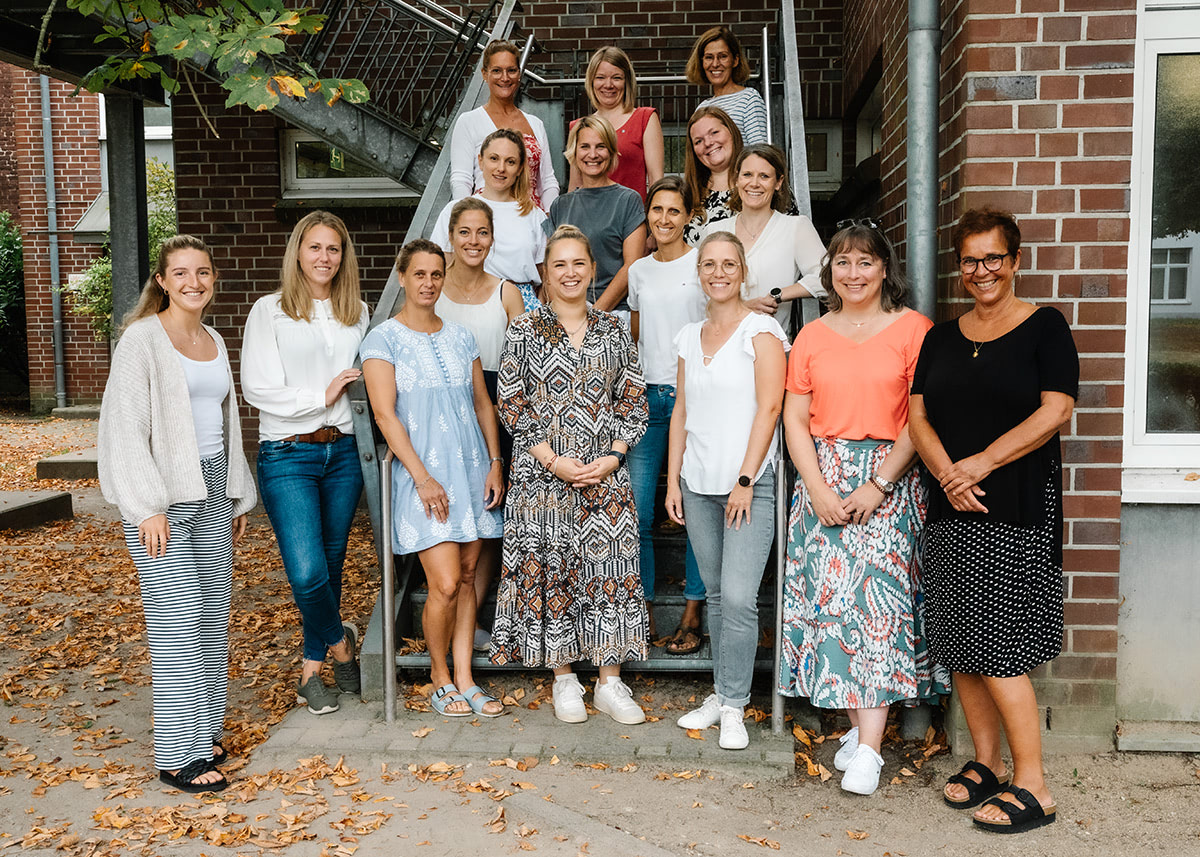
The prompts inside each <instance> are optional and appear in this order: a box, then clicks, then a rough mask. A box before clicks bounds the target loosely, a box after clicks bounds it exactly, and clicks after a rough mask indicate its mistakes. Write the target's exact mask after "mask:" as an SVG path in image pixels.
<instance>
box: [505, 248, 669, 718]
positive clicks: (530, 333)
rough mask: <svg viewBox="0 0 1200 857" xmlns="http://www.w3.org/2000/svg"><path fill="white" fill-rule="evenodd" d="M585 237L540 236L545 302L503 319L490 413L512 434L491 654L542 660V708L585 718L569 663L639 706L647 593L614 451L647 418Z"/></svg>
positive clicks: (603, 694)
mask: <svg viewBox="0 0 1200 857" xmlns="http://www.w3.org/2000/svg"><path fill="white" fill-rule="evenodd" d="M594 269H595V261H594V259H593V257H592V253H591V248H590V245H589V244H588V241H587V238H586V237H585V236H584V235H583V233H582V232H580V231H579V230H578V229H576V228H575V227H573V226H560V227H559V228H558V229H557V230H556V231H555V233H554V235H553V236H551V238H550V240H549V242H548V243H547V245H546V281H547V285H548V287H549V289H550V292H549V297H550V301H549V303H547V304H546V305H545V306H543V307H542V308H540V309H537V310H534V311H533V312H530V313H526V314H525V315H522V316H520V317H519V318H517V319H516V320H515V321H513V323H512V324H511V325H510V326H509V328H508V334H507V337H506V341H505V344H504V354H503V356H502V357H501V361H500V378H499V406H500V418H501V419H502V420H503V421H504V424H505V425H506V426H507V427H508V429H509V431H510V432H511V433H512V435H513V463H512V477H511V484H510V489H509V495H508V501H507V503H506V505H505V509H504V562H503V570H502V571H501V579H500V587H499V592H498V594H497V603H496V621H495V623H494V624H493V626H492V661H493V662H494V663H496V664H506V663H509V662H512V661H520V662H521V663H523V664H525V665H526V666H547V667H550V668H551V669H553V670H554V675H555V681H554V712H555V716H557V717H558V718H559V719H560V720H564V721H566V722H569V723H578V722H582V721H583V720H586V719H587V710H586V708H585V707H584V704H583V693H584V689H583V687H582V686H581V685H580V684H579V681H578V679H577V678H576V677H575V674H574V673H573V672H572V671H571V663H572V662H573V661H579V660H589V661H591V662H592V663H593V664H595V665H597V666H598V667H599V668H600V679H599V681H598V682H597V685H596V695H595V706H596V708H598V709H600V710H601V711H604V712H605V713H607V714H609V715H610V716H612V717H613V718H614V719H616V720H618V721H619V722H622V723H640V722H642V721H643V720H644V719H645V714H644V713H643V712H642V710H641V708H640V707H639V706H638V705H637V703H635V702H634V701H633V699H632V695H631V693H630V690H629V688H628V687H627V686H626V685H625V684H624V683H623V682H622V681H621V679H620V668H621V664H622V663H624V662H625V661H629V660H635V659H641V658H645V657H646V654H647V648H646V640H647V635H648V628H647V616H646V602H645V598H644V596H643V593H642V583H641V572H640V568H639V542H638V525H637V512H636V510H635V507H634V503H633V492H632V489H631V487H630V482H629V472H628V469H627V468H626V467H625V453H626V452H627V451H628V449H629V447H631V446H633V445H634V444H635V443H637V442H638V440H639V439H640V438H641V436H642V434H643V432H644V431H645V429H646V422H647V420H648V408H647V404H646V388H645V385H644V383H643V381H642V370H641V367H640V365H639V363H638V357H637V350H636V348H635V347H634V345H633V341H632V339H631V338H630V336H629V333H628V332H627V331H626V329H625V326H624V325H623V324H622V323H621V322H620V321H619V320H618V319H617V317H616V316H613V315H610V314H609V313H605V312H598V311H596V310H595V309H593V308H592V307H590V306H589V305H588V303H587V289H588V285H589V283H590V281H591V276H592V272H593V271H594Z"/></svg>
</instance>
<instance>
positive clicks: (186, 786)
mask: <svg viewBox="0 0 1200 857" xmlns="http://www.w3.org/2000/svg"><path fill="white" fill-rule="evenodd" d="M215 770H216V768H214V767H213V763H212V762H210V761H209V760H208V759H196V760H195V761H193V762H188V763H187V764H186V765H184V766H183V767H182V768H180V769H179V770H178V771H177V772H175V773H174V774H172V773H171V772H170V771H161V770H160V771H159V772H158V778H159V779H160V780H162V781H163V783H165V784H166V785H168V786H170V787H171V788H173V789H179V790H180V791H181V792H188V793H189V794H197V795H198V794H203V793H204V792H219V791H221V790H223V789H225V788H226V787H228V785H229V780H227V779H225V775H224V774H221V779H219V780H217V781H216V782H215V783H198V782H196V779H197V778H198V777H200V776H202V775H204V774H207V773H208V772H209V771H215ZM218 773H219V772H218Z"/></svg>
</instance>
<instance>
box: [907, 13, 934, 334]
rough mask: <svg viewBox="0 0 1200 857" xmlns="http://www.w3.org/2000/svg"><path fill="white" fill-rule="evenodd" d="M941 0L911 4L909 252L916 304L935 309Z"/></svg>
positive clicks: (923, 309)
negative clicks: (939, 5) (939, 4)
mask: <svg viewBox="0 0 1200 857" xmlns="http://www.w3.org/2000/svg"><path fill="white" fill-rule="evenodd" d="M939 24H940V22H939V20H938V0H911V2H910V3H909V4H908V141H907V142H908V187H907V197H908V198H907V201H906V215H907V224H906V225H907V236H908V253H907V257H908V258H907V259H906V267H907V269H908V278H909V282H911V283H912V285H913V297H914V303H915V304H916V309H917V310H918V311H919V312H921V313H923V314H925V315H926V316H928V317H929V318H933V317H934V313H935V312H936V311H937V249H938V248H937V222H938V221H937V215H938V211H937V207H938V62H939V55H940V52H941V41H942V31H941V27H940V25H939Z"/></svg>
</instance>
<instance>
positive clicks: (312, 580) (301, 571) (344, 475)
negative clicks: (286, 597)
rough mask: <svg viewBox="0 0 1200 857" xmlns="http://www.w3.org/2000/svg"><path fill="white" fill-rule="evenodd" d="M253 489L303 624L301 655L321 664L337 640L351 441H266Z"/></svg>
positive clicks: (356, 469)
mask: <svg viewBox="0 0 1200 857" xmlns="http://www.w3.org/2000/svg"><path fill="white" fill-rule="evenodd" d="M258 487H259V494H260V495H261V497H262V501H263V506H265V507H266V510H267V516H268V517H269V518H270V519H271V526H272V527H273V528H274V529H275V537H276V540H277V541H278V542H279V553H280V555H281V556H282V557H283V569H284V571H285V572H286V573H287V578H288V583H289V584H291V587H292V597H293V598H294V599H295V601H296V606H297V607H298V608H300V618H301V620H302V621H303V623H304V657H305V659H306V660H310V661H323V660H325V655H326V652H327V650H328V649H329V647H330V646H335V645H337V644H338V643H340V642H341V640H342V637H343V636H345V632H344V631H343V630H342V618H341V603H342V564H343V563H344V562H345V560H346V541H347V539H348V538H349V535H350V523H351V521H352V520H353V519H354V509H355V507H356V506H357V505H358V497H359V495H360V494H362V488H363V477H362V468H361V467H360V466H359V463H358V447H357V446H356V445H355V442H354V438H353V437H351V436H346V437H341V438H339V439H337V440H335V441H333V442H332V443H296V442H294V441H289V440H266V441H263V442H262V443H260V444H259V445H258Z"/></svg>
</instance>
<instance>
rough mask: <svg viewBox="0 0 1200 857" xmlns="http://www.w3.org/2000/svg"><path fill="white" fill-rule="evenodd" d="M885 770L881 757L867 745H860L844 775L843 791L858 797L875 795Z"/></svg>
mask: <svg viewBox="0 0 1200 857" xmlns="http://www.w3.org/2000/svg"><path fill="white" fill-rule="evenodd" d="M882 768H883V756H880V755H879V754H878V753H876V752H875V751H874V750H872V749H871V748H870V747H868V746H867V745H866V744H859V745H858V749H857V750H855V751H854V756H853V757H852V758H851V759H850V764H848V765H847V766H846V773H844V774H843V775H842V791H847V792H854V794H857V795H869V794H874V793H875V789H877V788H879V771H880V770H881V769H882Z"/></svg>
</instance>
